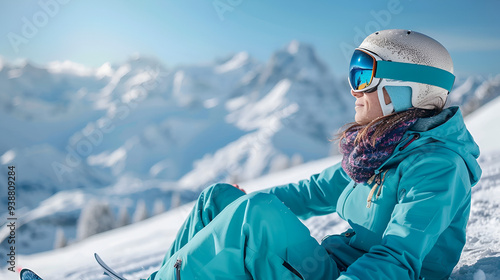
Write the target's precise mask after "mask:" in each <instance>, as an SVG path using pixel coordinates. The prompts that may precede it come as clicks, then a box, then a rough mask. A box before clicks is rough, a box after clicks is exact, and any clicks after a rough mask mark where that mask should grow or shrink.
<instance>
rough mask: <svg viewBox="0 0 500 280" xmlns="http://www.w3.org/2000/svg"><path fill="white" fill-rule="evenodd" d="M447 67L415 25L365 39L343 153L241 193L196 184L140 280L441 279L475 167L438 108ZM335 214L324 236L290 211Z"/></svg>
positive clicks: (451, 112)
mask: <svg viewBox="0 0 500 280" xmlns="http://www.w3.org/2000/svg"><path fill="white" fill-rule="evenodd" d="M452 72H453V64H452V61H451V58H450V56H449V54H448V52H447V51H446V49H445V48H444V47H443V46H442V45H441V44H439V43H438V42H437V41H435V40H433V39H432V38H430V37H427V36H425V35H423V34H421V33H418V32H413V31H407V30H384V31H379V32H376V33H374V34H371V35H370V36H368V37H367V38H366V39H365V40H364V41H363V42H362V43H361V45H360V46H359V48H357V49H356V50H355V51H354V54H353V57H352V60H351V65H350V69H349V83H350V85H351V88H352V89H351V94H352V95H353V96H354V97H355V98H356V102H355V106H356V115H355V121H356V122H355V123H354V124H352V125H351V126H349V127H348V128H347V129H345V131H344V132H343V133H342V134H341V136H340V150H341V152H342V154H343V159H342V162H341V163H339V164H336V165H334V166H332V167H329V168H327V169H325V170H324V171H322V172H321V173H319V174H315V175H313V176H311V178H310V179H309V180H303V181H300V182H299V183H297V184H286V185H282V186H276V187H273V188H270V189H267V190H265V191H262V192H258V193H252V194H248V195H246V194H245V193H244V192H243V191H241V190H239V189H237V188H235V187H233V186H231V185H228V184H216V185H213V186H211V187H209V188H207V189H205V190H204V191H203V192H202V194H201V195H200V197H199V199H198V201H197V203H196V205H195V207H194V209H193V211H192V212H191V214H190V216H189V217H188V219H187V220H186V222H185V224H184V226H183V227H182V228H181V230H180V231H179V233H178V235H177V238H176V240H175V242H174V243H173V245H172V247H171V249H170V251H169V252H168V253H167V255H166V257H165V259H164V261H163V264H162V266H161V268H160V270H159V271H157V272H155V273H154V274H152V275H151V276H150V278H149V279H363V280H365V279H398V280H400V279H446V278H447V277H448V276H449V275H450V274H451V271H452V269H453V267H454V266H455V265H456V263H457V262H458V260H459V258H460V253H461V251H462V248H463V246H464V244H465V227H466V224H467V220H468V216H469V209H470V195H471V192H470V189H471V187H472V186H473V185H474V184H475V183H476V182H477V181H478V180H479V177H480V175H481V169H480V167H479V165H478V163H477V161H476V159H477V157H478V156H479V148H478V146H477V145H476V144H475V143H474V141H473V139H472V137H471V135H470V134H469V132H468V131H467V129H466V127H465V125H464V122H463V119H462V115H461V112H460V110H459V109H458V108H457V107H451V108H447V109H443V107H444V104H445V102H446V98H447V95H448V93H449V91H450V90H451V88H452V86H453V82H454V76H453V74H452ZM333 212H337V213H338V214H339V215H340V217H342V218H343V219H344V220H346V221H347V222H348V223H349V224H350V226H351V228H350V229H349V230H347V231H346V232H344V233H342V234H338V235H331V236H327V237H325V238H324V239H323V241H322V242H321V244H319V243H318V242H317V241H316V240H315V239H314V238H312V237H311V236H310V233H309V230H308V229H307V228H306V227H305V226H304V225H303V224H302V223H301V222H300V220H299V219H298V218H301V219H307V218H309V217H312V216H317V215H325V214H329V213H333ZM297 217H298V218H297Z"/></svg>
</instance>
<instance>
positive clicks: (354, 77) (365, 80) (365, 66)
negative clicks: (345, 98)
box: [349, 50, 375, 90]
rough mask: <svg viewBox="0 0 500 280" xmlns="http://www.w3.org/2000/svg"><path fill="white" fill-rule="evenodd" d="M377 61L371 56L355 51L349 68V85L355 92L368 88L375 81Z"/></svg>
mask: <svg viewBox="0 0 500 280" xmlns="http://www.w3.org/2000/svg"><path fill="white" fill-rule="evenodd" d="M374 67H375V59H374V58H373V57H372V56H370V55H369V54H367V53H365V52H362V51H360V50H355V51H354V54H353V55H352V58H351V63H350V66H349V83H350V84H351V88H352V89H353V90H362V89H364V88H366V87H368V86H369V85H370V84H371V83H372V80H373V75H374V72H373V70H374Z"/></svg>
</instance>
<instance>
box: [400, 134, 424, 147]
mask: <svg viewBox="0 0 500 280" xmlns="http://www.w3.org/2000/svg"><path fill="white" fill-rule="evenodd" d="M412 134H413V137H412V138H411V139H410V141H408V142H406V144H404V146H403V147H401V148H399V151H402V150H404V149H406V147H408V146H410V144H411V143H413V141H415V140H417V139H418V138H420V134H419V133H412Z"/></svg>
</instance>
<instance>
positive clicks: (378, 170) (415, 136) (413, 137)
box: [375, 133, 420, 175]
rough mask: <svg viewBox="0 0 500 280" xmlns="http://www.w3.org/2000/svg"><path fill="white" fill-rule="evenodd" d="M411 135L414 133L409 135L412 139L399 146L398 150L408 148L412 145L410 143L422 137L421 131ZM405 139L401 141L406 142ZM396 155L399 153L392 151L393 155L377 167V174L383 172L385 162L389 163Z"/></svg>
mask: <svg viewBox="0 0 500 280" xmlns="http://www.w3.org/2000/svg"><path fill="white" fill-rule="evenodd" d="M410 135H412V136H409V137H411V139H410V140H408V142H406V143H405V144H404V145H403V146H402V147H399V148H398V149H397V151H400V152H401V151H403V150H404V149H406V148H407V147H408V146H410V144H411V143H413V141H415V140H417V139H418V138H420V133H411V134H410ZM409 137H407V138H406V139H408V138H409ZM406 139H405V140H406ZM405 140H403V141H401V142H404V141H405ZM395 151H396V150H395ZM396 155H397V153H396V152H393V153H392V155H391V156H390V157H389V158H388V159H387V160H386V161H385V162H384V163H383V164H382V165H380V167H379V168H377V169H376V170H375V174H377V175H378V174H379V173H381V172H382V168H384V166H385V164H386V163H388V162H389V161H390V160H391V159H393V158H394V157H395V156H396Z"/></svg>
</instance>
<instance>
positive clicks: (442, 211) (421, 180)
mask: <svg viewBox="0 0 500 280" xmlns="http://www.w3.org/2000/svg"><path fill="white" fill-rule="evenodd" d="M401 164H403V163H401ZM401 170H402V172H403V173H402V176H401V180H400V183H399V186H398V200H399V203H398V204H396V206H395V207H394V210H393V212H392V215H391V219H390V221H389V224H388V226H387V228H386V230H385V232H384V234H383V236H382V242H381V244H380V245H376V246H373V247H372V248H371V249H370V250H369V252H368V253H366V254H364V255H363V256H362V257H360V258H359V259H358V260H357V261H355V262H354V263H353V264H352V265H351V266H349V268H348V269H347V271H346V272H345V273H343V274H342V275H341V276H340V277H339V278H338V279H342V280H345V279H363V280H368V279H418V278H419V275H420V271H421V267H422V262H423V260H424V258H425V256H426V255H427V254H428V253H429V251H430V250H431V249H432V248H433V247H434V245H435V243H436V241H437V239H438V238H439V236H440V235H441V233H443V231H444V230H445V229H446V228H447V227H448V226H449V225H450V224H451V222H452V220H453V219H454V218H455V216H456V215H463V217H461V218H463V219H467V218H468V213H463V212H464V210H463V209H468V208H467V207H465V208H463V207H461V206H463V205H464V204H470V188H471V183H470V179H469V172H468V169H467V167H466V165H465V163H464V161H463V160H462V158H460V157H459V156H458V155H457V154H455V153H452V152H443V153H442V154H441V153H440V154H433V155H432V156H429V154H421V155H419V156H417V158H416V159H415V160H413V161H411V163H410V164H408V165H407V166H406V167H403V169H401ZM457 217H458V216H457Z"/></svg>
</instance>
